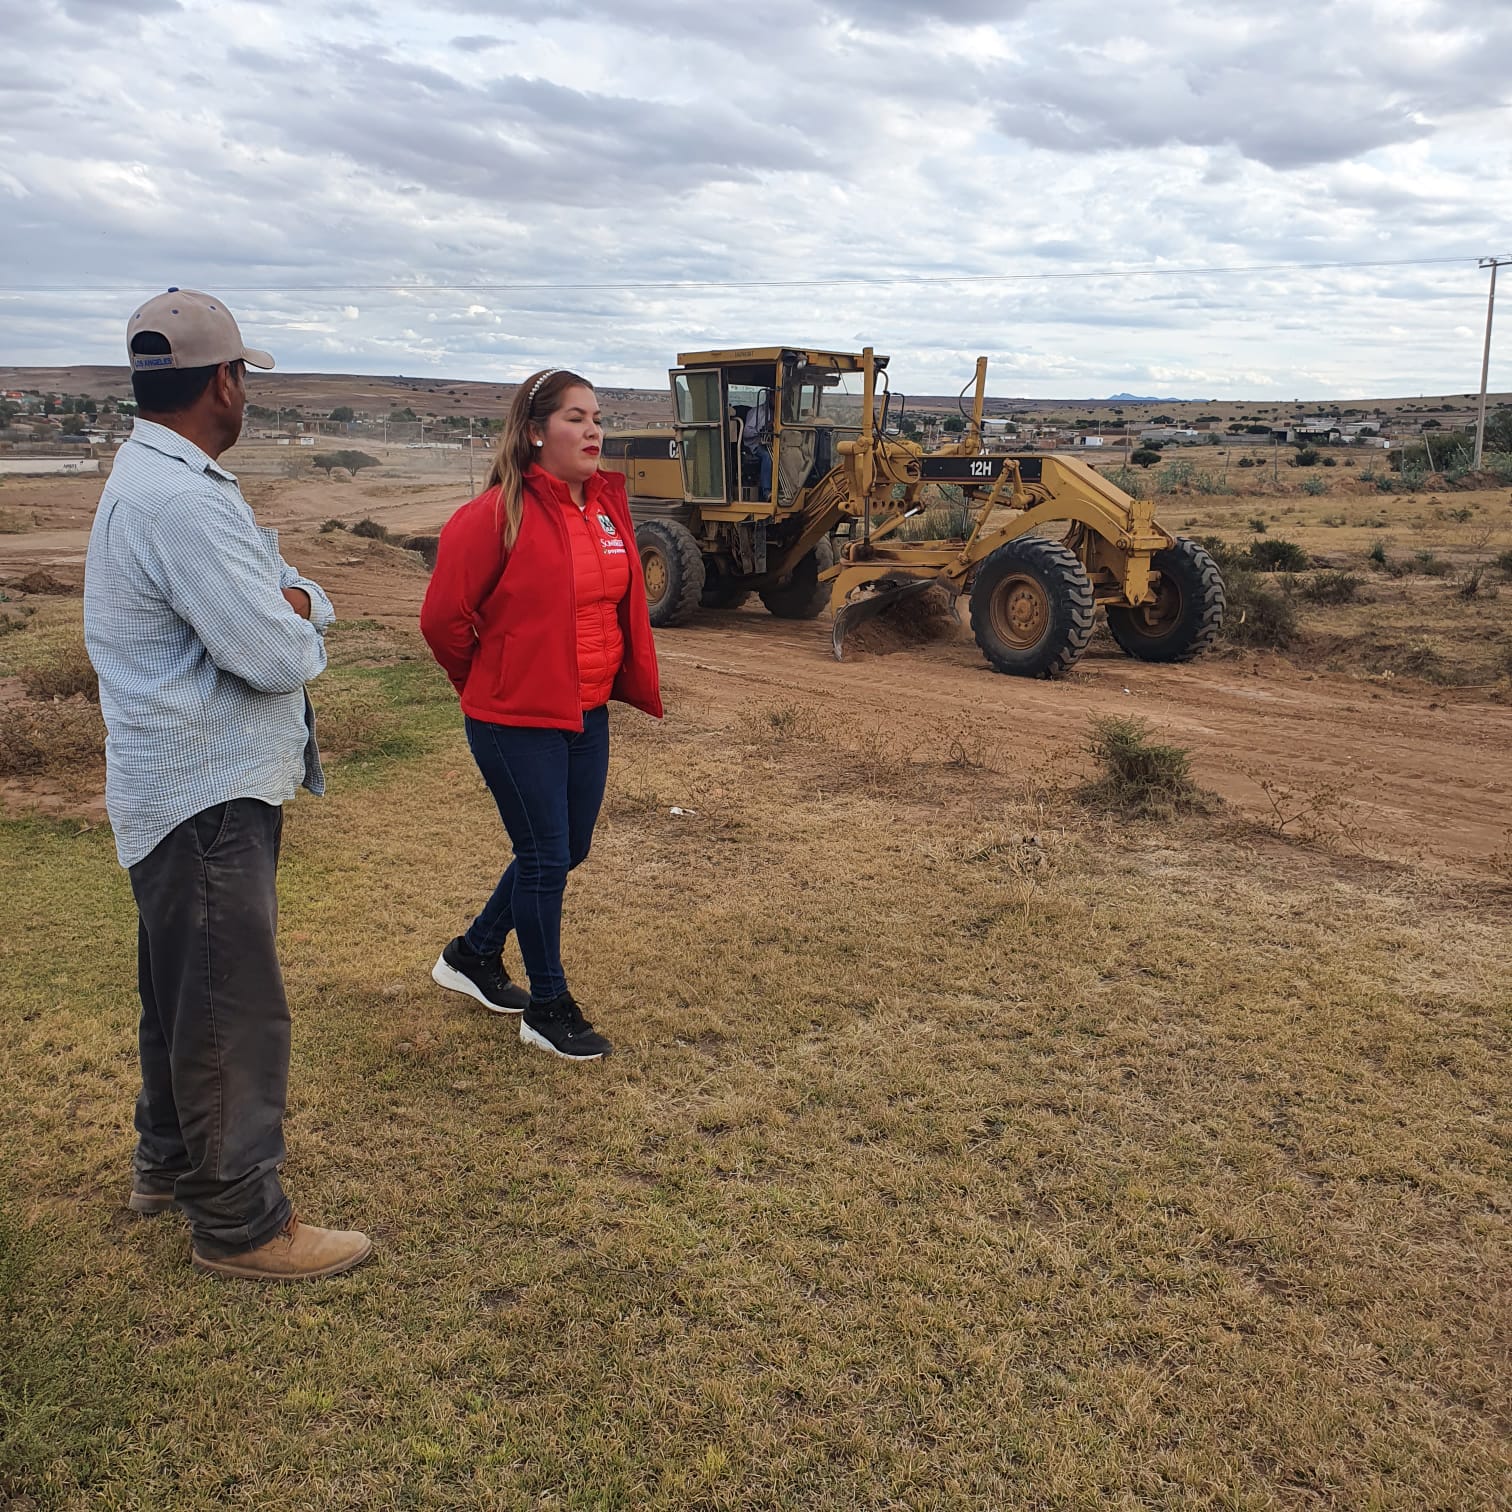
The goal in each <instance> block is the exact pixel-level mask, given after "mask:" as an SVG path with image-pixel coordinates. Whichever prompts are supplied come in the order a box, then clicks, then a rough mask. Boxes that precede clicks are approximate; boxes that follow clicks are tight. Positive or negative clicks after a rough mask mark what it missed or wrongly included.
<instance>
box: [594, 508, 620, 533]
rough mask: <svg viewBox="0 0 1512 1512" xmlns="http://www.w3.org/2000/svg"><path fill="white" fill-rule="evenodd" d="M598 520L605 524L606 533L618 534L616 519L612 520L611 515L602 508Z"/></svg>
mask: <svg viewBox="0 0 1512 1512" xmlns="http://www.w3.org/2000/svg"><path fill="white" fill-rule="evenodd" d="M598 522H599V524H600V525H602V526H603V528H604V532H605V534H606V535H617V534H618V532H617V531H616V530H615V528H614V521H613V520H611V519H610V518H609V516H608V515H606V514H605V513H604V512H603V511H602V510H600V511H599V517H598Z"/></svg>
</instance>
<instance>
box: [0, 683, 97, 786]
mask: <svg viewBox="0 0 1512 1512" xmlns="http://www.w3.org/2000/svg"><path fill="white" fill-rule="evenodd" d="M104 757H105V721H104V720H103V719H102V718H101V717H100V710H99V706H98V704H94V703H91V702H89V701H88V700H87V699H83V698H69V699H54V700H50V701H48V702H46V703H43V702H41V701H39V700H35V699H20V700H18V701H17V702H15V703H13V704H9V705H7V706H5V707H3V708H0V777H44V776H45V777H55V776H74V775H77V774H79V773H82V772H84V771H86V770H88V769H90V768H93V767H98V766H100V765H102V764H103V761H104Z"/></svg>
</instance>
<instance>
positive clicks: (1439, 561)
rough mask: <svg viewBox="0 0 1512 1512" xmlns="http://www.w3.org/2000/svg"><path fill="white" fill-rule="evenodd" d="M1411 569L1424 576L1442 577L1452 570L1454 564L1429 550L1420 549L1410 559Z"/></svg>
mask: <svg viewBox="0 0 1512 1512" xmlns="http://www.w3.org/2000/svg"><path fill="white" fill-rule="evenodd" d="M1412 570H1413V571H1414V572H1420V573H1422V575H1423V576H1424V577H1434V578H1443V577H1448V576H1449V574H1450V573H1451V572H1453V571H1454V566H1453V564H1452V563H1450V562H1446V561H1445V560H1444V559H1443V557H1440V556H1434V554H1433V553H1432V552H1431V551H1420V552H1418V553H1417V554H1416V555H1415V556H1414V557H1413V559H1412Z"/></svg>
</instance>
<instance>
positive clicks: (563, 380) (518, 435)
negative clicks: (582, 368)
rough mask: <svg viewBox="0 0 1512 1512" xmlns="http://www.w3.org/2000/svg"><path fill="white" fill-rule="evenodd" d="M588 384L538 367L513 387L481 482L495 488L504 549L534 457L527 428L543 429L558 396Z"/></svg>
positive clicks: (513, 536)
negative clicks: (487, 471) (496, 445)
mask: <svg viewBox="0 0 1512 1512" xmlns="http://www.w3.org/2000/svg"><path fill="white" fill-rule="evenodd" d="M592 387H593V385H592V384H591V383H589V381H588V380H587V379H586V378H580V377H578V375H577V374H576V373H572V372H569V371H568V370H567V369H566V368H542V369H541V371H540V372H538V373H532V374H531V375H530V377H528V378H527V379H526V380H525V381H524V382H523V383H522V384H521V385H520V386H519V388H517V389H516V390H515V392H514V398H513V399H511V400H510V402H509V410H508V412H507V413H506V414H505V416H504V432H503V434H502V435H501V436H500V437H499V449H498V450H497V451H496V452H495V453H494V459H493V466H492V467H491V468H490V469H489V473H488V482H487V484H486V485H485V487H487V488H494V487H497V488H498V490H499V502H498V506H497V513H498V519H499V529H500V531H501V533H502V534H503V537H504V546H505V549H506V550H507V549H508V548H509V547H511V546H513V545H514V543H515V541H516V540H517V539H518V538H519V534H520V520H521V518H522V517H523V515H524V513H525V496H524V479H525V472H526V470H527V469H528V468H529V466H530V464H531V462H532V461H534V460H535V447H533V446H532V445H531V443H530V427H531V426H532V425H536V426H538V427H540V428H541V429H543V430H544V429H545V426H546V422H547V420H549V419H550V418H551V417H552V415H554V414H555V413H556V412H557V411H558V410H559V409H561V407H562V395H563V394H565V393H566V392H567V390H568V389H570V388H585V389H591V388H592Z"/></svg>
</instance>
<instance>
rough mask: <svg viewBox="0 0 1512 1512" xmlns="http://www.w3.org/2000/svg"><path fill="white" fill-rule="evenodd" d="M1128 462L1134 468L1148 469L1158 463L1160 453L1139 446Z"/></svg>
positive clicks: (1150, 447) (1150, 448)
mask: <svg viewBox="0 0 1512 1512" xmlns="http://www.w3.org/2000/svg"><path fill="white" fill-rule="evenodd" d="M1129 460H1130V461H1131V462H1133V463H1134V465H1135V466H1136V467H1150V466H1153V465H1154V464H1155V463H1156V462H1158V461H1160V453H1159V452H1158V451H1156V450H1155V448H1154V447H1153V446H1141V447H1140V448H1139V450H1138V451H1136V452H1135V453H1134V455H1133V456H1132V457H1130V458H1129Z"/></svg>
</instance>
